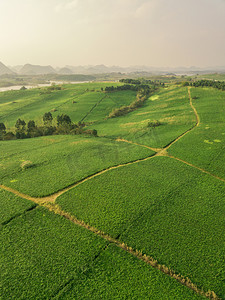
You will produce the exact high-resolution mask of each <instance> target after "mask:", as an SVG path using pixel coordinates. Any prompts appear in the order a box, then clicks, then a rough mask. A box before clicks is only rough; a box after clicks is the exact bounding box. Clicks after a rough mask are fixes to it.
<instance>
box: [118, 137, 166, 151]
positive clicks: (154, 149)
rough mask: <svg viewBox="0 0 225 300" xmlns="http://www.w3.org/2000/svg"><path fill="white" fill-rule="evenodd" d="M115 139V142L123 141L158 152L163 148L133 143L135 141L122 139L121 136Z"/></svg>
mask: <svg viewBox="0 0 225 300" xmlns="http://www.w3.org/2000/svg"><path fill="white" fill-rule="evenodd" d="M115 141H116V142H125V143H128V144H132V145H136V146H140V147H144V148H147V149H150V150H152V151H154V152H160V151H162V150H163V148H153V147H149V146H147V145H142V144H138V143H135V142H132V141H128V140H126V139H122V138H117V139H116V140H115Z"/></svg>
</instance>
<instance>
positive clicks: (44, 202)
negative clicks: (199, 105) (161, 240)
mask: <svg viewBox="0 0 225 300" xmlns="http://www.w3.org/2000/svg"><path fill="white" fill-rule="evenodd" d="M188 95H189V100H190V106H191V108H192V109H193V111H194V113H195V116H196V124H195V125H194V126H193V127H192V128H190V129H189V130H187V131H186V132H185V133H183V134H181V135H180V136H179V137H177V138H176V139H175V140H174V141H172V142H171V143H170V144H168V145H167V146H166V147H164V148H163V149H159V148H152V147H149V146H146V145H141V144H138V143H135V142H132V141H128V140H124V139H117V141H118V142H126V143H130V144H134V145H137V146H141V147H145V148H148V149H150V150H152V151H155V152H156V153H155V154H153V155H151V156H148V157H146V158H143V159H138V160H135V161H132V162H127V163H124V164H119V165H117V166H113V167H109V168H107V169H105V170H102V171H99V172H97V173H95V174H93V175H90V176H88V177H86V178H85V179H82V180H81V181H79V182H77V183H75V184H73V185H71V186H69V187H66V188H65V189H63V190H61V191H59V192H57V193H55V194H53V195H50V196H48V197H43V198H35V197H31V196H29V195H25V194H23V193H20V192H19V191H16V190H14V189H12V188H10V187H6V186H4V185H0V188H2V189H4V190H6V191H9V192H11V193H13V194H15V195H17V196H19V197H21V198H24V199H27V200H31V201H33V202H35V203H37V204H39V205H41V206H44V207H46V208H47V209H48V210H50V211H52V212H54V213H55V214H58V215H61V216H63V217H64V218H66V219H68V220H70V221H71V222H73V223H75V224H76V225H79V226H82V227H84V228H86V229H87V230H89V231H91V232H93V233H94V234H96V235H98V236H101V237H102V238H104V239H105V240H107V241H108V242H110V243H113V244H115V245H117V246H118V247H120V248H121V249H123V250H124V251H127V252H129V253H130V254H132V255H134V256H135V257H137V258H138V259H140V260H142V261H144V262H145V263H147V264H149V265H151V266H152V267H154V268H156V269H158V270H160V271H161V272H163V273H165V274H167V275H168V276H170V277H172V278H174V279H176V280H177V281H178V282H179V283H181V284H182V285H185V286H187V287H188V288H190V289H192V290H193V291H194V292H196V293H197V294H199V295H202V296H205V297H207V298H209V299H219V297H218V296H217V295H216V294H215V293H214V292H213V291H207V292H205V291H203V290H202V289H200V288H199V287H197V286H196V285H195V284H194V283H192V282H191V280H190V279H189V278H185V277H184V276H182V275H180V274H176V273H175V272H174V271H173V270H170V269H169V268H168V267H166V266H165V265H161V264H159V263H158V261H157V260H155V259H154V258H152V257H150V256H146V255H145V254H144V255H143V254H142V253H141V252H140V251H138V250H134V249H132V248H131V247H129V246H127V245H126V244H124V243H122V242H120V241H119V240H117V239H114V238H112V237H110V236H109V235H107V234H105V233H104V232H101V231H99V230H98V229H96V228H94V227H92V226H90V225H88V224H86V223H85V222H84V221H82V220H78V219H76V218H75V217H74V216H72V215H70V214H69V213H67V212H65V211H63V210H62V209H61V208H60V206H59V205H57V204H55V201H56V199H57V198H58V197H59V196H60V195H62V194H64V193H65V192H67V191H69V190H70V189H72V188H74V187H76V186H78V185H80V184H82V183H84V182H86V181H88V180H91V179H93V178H94V177H97V176H100V175H102V174H104V173H106V172H108V171H110V170H114V169H118V168H121V167H125V166H128V165H132V164H135V163H139V162H142V161H146V160H149V159H152V158H154V157H156V156H168V157H169V158H172V159H175V160H178V161H180V162H183V163H185V164H186V165H189V166H191V167H193V168H196V169H198V170H199V171H201V172H203V173H206V174H208V175H210V176H213V177H214V178H216V179H218V180H220V181H223V182H225V180H224V179H222V178H220V177H218V176H216V175H213V174H211V173H210V172H208V171H206V170H204V169H202V168H199V167H197V166H195V165H193V164H190V163H188V162H186V161H184V160H182V159H179V158H177V157H174V156H171V155H169V154H168V153H167V149H169V148H170V147H171V146H172V145H173V144H175V143H176V142H177V141H178V140H180V139H181V138H182V137H184V136H185V135H186V134H187V133H189V132H190V131H192V130H193V129H195V128H196V127H197V126H199V124H200V118H199V116H198V113H197V111H196V109H195V107H194V106H193V104H192V97H191V93H190V88H188ZM102 100H103V99H102Z"/></svg>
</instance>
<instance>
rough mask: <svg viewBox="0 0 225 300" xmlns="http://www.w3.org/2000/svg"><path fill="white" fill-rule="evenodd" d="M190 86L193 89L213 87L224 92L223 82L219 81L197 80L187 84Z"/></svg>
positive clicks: (224, 83) (224, 84)
mask: <svg viewBox="0 0 225 300" xmlns="http://www.w3.org/2000/svg"><path fill="white" fill-rule="evenodd" d="M189 85H190V86H194V87H213V88H216V89H219V90H223V91H224V90H225V82H224V81H219V80H206V79H202V80H197V81H194V82H191V83H189Z"/></svg>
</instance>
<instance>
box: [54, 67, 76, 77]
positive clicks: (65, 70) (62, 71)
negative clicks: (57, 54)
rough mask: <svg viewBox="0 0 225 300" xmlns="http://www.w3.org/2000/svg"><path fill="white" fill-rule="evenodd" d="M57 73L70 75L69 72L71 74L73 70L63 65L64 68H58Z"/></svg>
mask: <svg viewBox="0 0 225 300" xmlns="http://www.w3.org/2000/svg"><path fill="white" fill-rule="evenodd" d="M57 73H58V74H62V75H70V74H73V71H72V70H71V69H69V68H66V67H65V68H61V69H58V70H57Z"/></svg>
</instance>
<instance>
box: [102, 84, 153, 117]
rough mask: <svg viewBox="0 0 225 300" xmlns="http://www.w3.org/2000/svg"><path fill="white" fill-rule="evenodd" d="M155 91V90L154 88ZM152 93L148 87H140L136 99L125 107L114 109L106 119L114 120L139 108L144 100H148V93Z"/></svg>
mask: <svg viewBox="0 0 225 300" xmlns="http://www.w3.org/2000/svg"><path fill="white" fill-rule="evenodd" d="M154 90H155V88H154ZM151 91H153V89H151V88H150V87H149V86H148V85H140V86H139V89H138V92H137V96H136V99H135V100H134V101H133V102H132V103H131V104H130V105H127V106H121V107H119V108H116V109H114V110H113V111H112V112H111V113H110V114H109V116H108V118H115V117H119V116H123V115H125V114H127V113H129V112H132V111H133V110H135V109H137V108H138V107H141V106H142V105H143V104H144V102H145V101H146V99H147V98H148V96H149V94H150V92H151Z"/></svg>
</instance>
